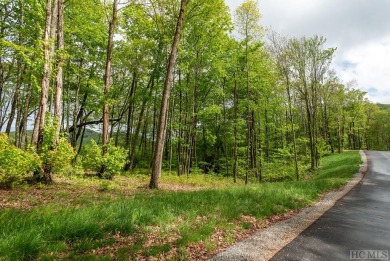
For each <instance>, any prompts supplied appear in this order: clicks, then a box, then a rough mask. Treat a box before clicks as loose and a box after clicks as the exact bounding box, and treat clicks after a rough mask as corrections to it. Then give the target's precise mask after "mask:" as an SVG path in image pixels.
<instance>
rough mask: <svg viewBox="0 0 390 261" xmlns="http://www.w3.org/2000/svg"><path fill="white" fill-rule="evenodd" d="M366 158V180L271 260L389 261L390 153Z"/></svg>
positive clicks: (374, 154) (376, 154)
mask: <svg viewBox="0 0 390 261" xmlns="http://www.w3.org/2000/svg"><path fill="white" fill-rule="evenodd" d="M367 156H368V172H367V173H366V175H365V177H364V178H363V180H362V181H361V182H360V183H359V184H358V185H357V186H356V187H355V188H353V189H352V190H351V191H350V192H349V193H348V194H347V195H346V196H345V197H343V198H342V199H340V200H339V201H337V202H336V204H335V205H334V206H333V207H332V208H331V209H330V210H328V211H327V212H326V213H325V214H324V215H323V216H322V217H320V218H319V219H318V220H317V221H316V222H314V223H313V224H312V225H311V226H309V227H308V228H307V229H306V230H304V231H303V232H302V233H301V234H300V235H299V236H298V237H297V238H295V239H294V240H293V241H292V242H290V243H289V244H288V245H287V246H285V247H284V248H283V249H282V250H280V251H279V252H278V253H276V255H274V256H273V257H272V259H271V260H274V261H275V260H300V261H302V260H315V261H317V260H326V261H330V260H351V257H352V258H354V259H355V260H367V259H369V260H389V259H390V257H389V253H390V152H378V151H370V152H368V153H367ZM351 250H353V252H351ZM367 250H368V251H367ZM375 250H379V251H375ZM386 251H387V252H386ZM351 255H352V256H351Z"/></svg>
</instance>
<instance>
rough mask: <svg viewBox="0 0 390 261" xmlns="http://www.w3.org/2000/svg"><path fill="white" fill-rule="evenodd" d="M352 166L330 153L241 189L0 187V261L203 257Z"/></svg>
mask: <svg viewBox="0 0 390 261" xmlns="http://www.w3.org/2000/svg"><path fill="white" fill-rule="evenodd" d="M360 163H361V160H360V156H359V153H358V152H346V153H343V154H337V155H331V156H327V157H325V158H324V159H323V161H322V167H321V168H320V169H319V171H318V172H317V173H314V174H311V175H310V176H308V177H307V178H305V179H303V180H302V181H285V182H275V183H260V184H250V185H247V186H244V185H243V184H242V181H240V184H234V183H233V182H232V180H231V178H224V177H218V176H215V175H204V174H196V175H195V174H192V175H189V176H181V177H177V176H176V175H167V174H165V175H163V176H162V180H161V189H160V190H158V191H151V190H149V189H147V184H148V181H149V177H148V176H147V175H145V174H146V173H144V174H142V173H141V174H137V175H131V176H118V177H115V179H114V180H113V181H102V180H99V179H96V178H64V177H62V178H58V177H57V178H56V180H55V181H56V182H55V184H54V185H50V186H46V185H35V186H22V187H19V188H15V189H13V190H0V209H1V211H0V259H1V260H2V259H4V260H20V259H36V258H39V259H41V260H57V259H65V260H73V259H78V260H80V259H82V260H83V259H84V260H91V259H92V260H112V259H115V260H205V259H207V258H209V257H211V256H212V255H213V254H215V253H217V252H219V251H221V250H223V249H226V248H227V247H228V246H230V245H232V244H234V243H235V242H237V241H240V240H242V239H244V238H246V237H248V236H250V235H252V234H253V233H255V232H256V231H258V230H259V229H261V228H264V227H267V226H269V225H270V224H273V223H275V222H276V221H280V220H283V219H286V218H288V217H290V216H292V215H294V214H295V213H296V212H297V211H298V209H300V208H302V207H304V206H307V205H309V204H312V203H313V202H315V201H316V200H317V199H318V198H319V197H320V196H321V194H323V193H324V192H326V191H329V190H332V189H337V188H339V187H340V186H342V185H343V184H345V183H346V182H347V181H348V180H349V179H350V178H351V177H352V176H353V174H354V173H356V172H357V171H358V169H359V164H360Z"/></svg>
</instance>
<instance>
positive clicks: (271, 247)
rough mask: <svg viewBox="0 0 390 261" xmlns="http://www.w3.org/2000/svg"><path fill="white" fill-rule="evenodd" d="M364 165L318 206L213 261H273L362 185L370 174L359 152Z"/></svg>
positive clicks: (263, 230)
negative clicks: (327, 212)
mask: <svg viewBox="0 0 390 261" xmlns="http://www.w3.org/2000/svg"><path fill="white" fill-rule="evenodd" d="M359 153H360V156H361V159H362V161H363V163H362V164H361V165H360V169H359V172H358V173H356V174H355V175H354V177H353V178H352V179H351V180H350V181H348V183H347V184H346V185H344V186H343V187H342V188H341V189H339V190H336V191H331V192H328V193H326V194H325V195H324V196H323V197H322V198H321V199H320V200H319V201H317V202H316V203H315V204H314V205H311V206H308V207H305V208H303V209H301V210H300V211H299V213H298V214H296V215H294V216H293V217H291V218H289V219H286V220H283V221H280V222H278V223H275V224H273V225H272V226H270V227H267V228H265V229H262V230H260V231H259V232H257V233H255V234H254V235H253V236H251V237H249V238H247V239H245V240H243V241H241V242H238V243H236V244H235V245H233V246H231V247H230V248H228V249H227V250H225V251H223V252H220V253H218V254H217V255H215V256H213V257H212V258H211V259H209V260H210V261H223V260H237V261H238V260H256V261H257V260H269V259H270V258H272V256H274V255H275V254H276V253H277V252H279V250H281V249H282V248H283V247H285V246H286V245H287V244H289V243H290V242H291V241H292V240H294V239H295V238H296V237H297V236H298V235H299V234H300V233H302V231H304V230H305V229H306V228H308V227H309V226H310V225H311V224H313V222H314V221H316V220H317V219H318V218H320V217H321V216H322V215H323V214H324V213H325V212H326V211H328V210H329V209H330V208H331V207H333V205H334V204H335V203H336V202H337V201H338V200H339V199H341V198H342V197H344V196H345V195H346V194H347V193H348V192H350V191H351V190H352V189H353V188H354V187H355V186H356V185H357V184H359V183H360V182H361V180H362V179H363V177H364V175H365V174H366V172H367V170H368V159H367V154H366V153H365V152H364V151H362V150H360V151H359Z"/></svg>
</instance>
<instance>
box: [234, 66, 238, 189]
mask: <svg viewBox="0 0 390 261" xmlns="http://www.w3.org/2000/svg"><path fill="white" fill-rule="evenodd" d="M233 94H234V98H233V106H234V126H233V135H234V146H233V147H234V148H233V160H234V163H233V181H234V183H236V182H237V173H238V140H237V139H238V137H237V136H238V130H237V124H238V94H237V79H236V74H235V73H234V90H233Z"/></svg>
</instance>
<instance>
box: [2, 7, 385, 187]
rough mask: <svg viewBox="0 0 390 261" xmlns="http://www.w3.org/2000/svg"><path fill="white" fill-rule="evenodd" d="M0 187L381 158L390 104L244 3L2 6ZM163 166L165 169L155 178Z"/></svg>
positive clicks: (241, 177) (308, 167)
mask: <svg viewBox="0 0 390 261" xmlns="http://www.w3.org/2000/svg"><path fill="white" fill-rule="evenodd" d="M0 10H1V12H0V13H1V16H0V35H1V37H0V130H1V131H2V132H4V133H3V134H1V135H0V185H1V187H12V186H14V185H17V184H19V183H22V182H23V181H24V180H25V179H26V178H28V179H33V180H36V181H40V182H44V183H50V182H52V181H53V176H61V175H65V176H71V175H79V176H80V175H81V176H82V175H97V176H98V177H99V178H102V179H112V178H113V177H114V176H115V175H117V174H120V173H129V175H131V174H132V173H137V171H141V170H146V173H147V174H148V175H149V176H150V183H149V187H150V188H158V187H159V182H158V181H159V177H160V176H161V175H164V174H165V173H168V172H169V173H176V175H178V176H182V175H186V176H188V175H191V174H193V173H204V174H207V175H215V176H223V177H229V178H231V179H232V180H234V182H243V183H245V184H247V183H249V182H252V183H255V182H263V181H283V180H299V179H301V178H302V177H304V175H305V173H306V172H307V171H309V172H310V171H315V170H317V169H318V168H319V167H320V166H321V158H322V157H323V156H324V155H327V154H333V153H341V152H343V151H344V150H360V149H369V150H389V149H390V117H389V116H390V107H389V106H387V105H380V104H374V103H372V102H370V101H369V100H367V98H366V97H365V93H364V92H363V91H361V90H359V89H357V88H356V86H357V85H356V83H355V82H354V79H351V81H350V82H347V83H345V82H342V81H341V80H340V79H339V78H338V76H337V72H336V71H335V70H334V69H332V68H333V67H332V60H333V58H334V56H335V54H336V53H337V48H336V47H328V46H327V42H326V38H325V37H324V36H318V35H315V36H309V37H308V36H304V37H301V38H289V37H285V36H282V35H278V34H277V33H276V32H273V31H271V30H269V29H266V28H263V27H262V26H261V10H259V8H258V6H257V4H256V1H253V0H247V1H245V2H244V3H243V4H242V5H241V6H239V7H238V8H237V9H236V10H233V11H234V12H233V13H234V15H231V12H230V10H229V8H228V6H227V5H226V3H225V2H224V0H197V1H189V0H181V1H178V0H133V1H119V0H113V1H101V0H83V1H76V0H46V1H36V0H1V1H0ZM161 171H162V172H163V174H161Z"/></svg>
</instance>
